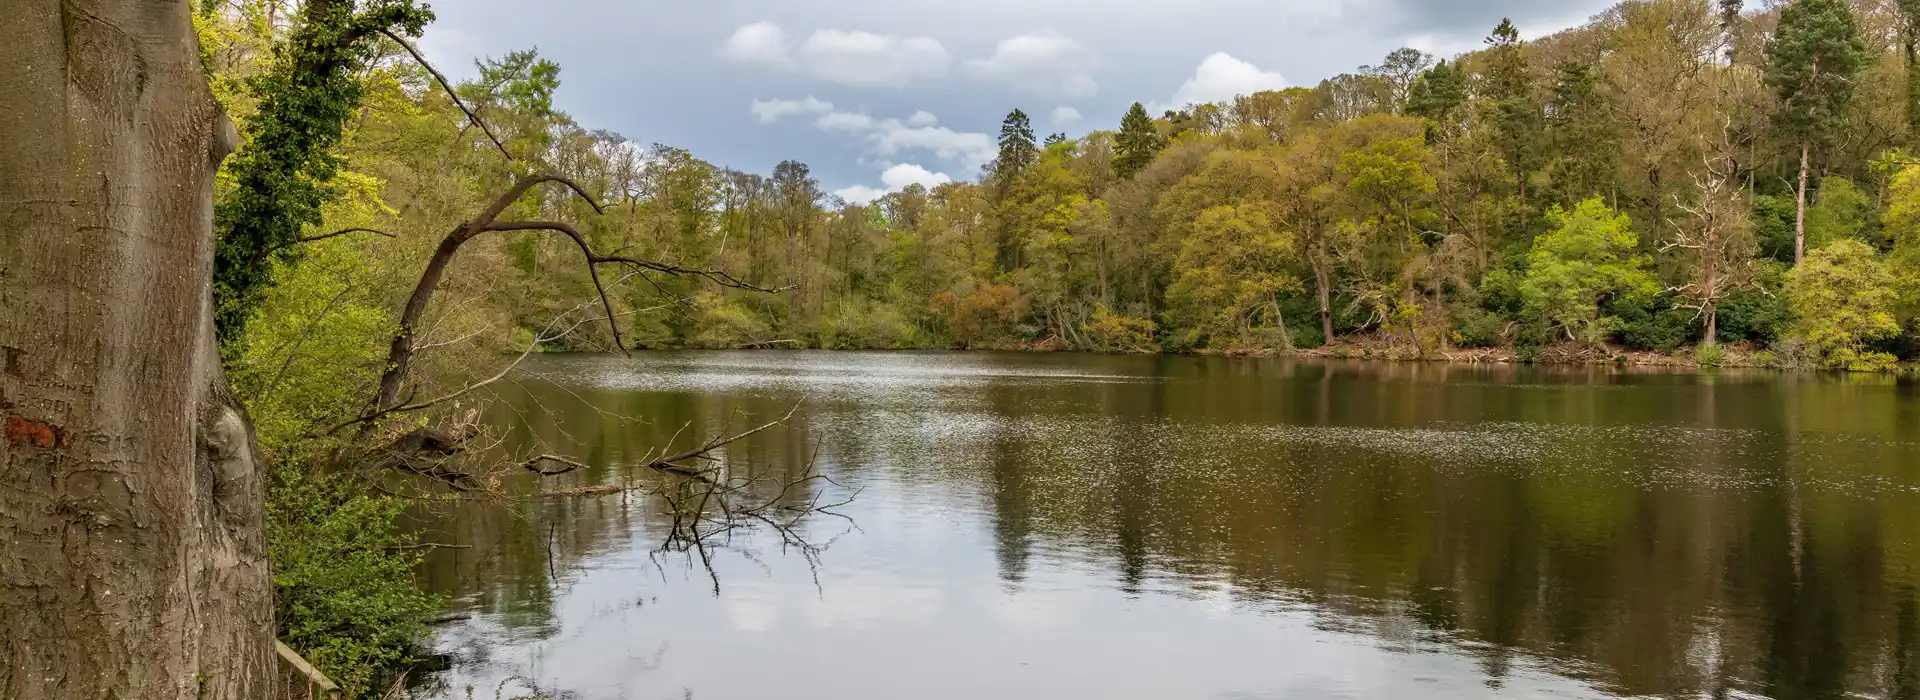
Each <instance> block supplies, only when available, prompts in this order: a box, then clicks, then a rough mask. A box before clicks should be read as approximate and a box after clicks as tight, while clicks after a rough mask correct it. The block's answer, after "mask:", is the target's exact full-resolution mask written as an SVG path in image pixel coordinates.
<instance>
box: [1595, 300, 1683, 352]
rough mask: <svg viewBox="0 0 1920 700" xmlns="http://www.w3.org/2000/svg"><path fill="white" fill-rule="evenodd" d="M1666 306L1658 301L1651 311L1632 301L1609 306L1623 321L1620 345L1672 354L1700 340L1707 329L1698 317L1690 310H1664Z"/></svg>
mask: <svg viewBox="0 0 1920 700" xmlns="http://www.w3.org/2000/svg"><path fill="white" fill-rule="evenodd" d="M1662 303H1663V300H1656V301H1654V302H1653V308H1651V309H1649V308H1647V307H1645V306H1641V305H1639V304H1634V303H1630V302H1629V303H1616V304H1611V305H1609V306H1608V308H1609V309H1610V310H1612V311H1614V312H1615V315H1616V316H1617V317H1618V318H1619V319H1620V329H1619V331H1618V339H1619V341H1620V344H1622V345H1625V346H1627V347H1629V348H1633V349H1635V350H1654V351H1658V352H1668V351H1671V350H1673V349H1674V348H1678V347H1680V346H1682V345H1686V344H1688V343H1691V342H1695V341H1697V340H1699V339H1700V336H1701V335H1702V334H1703V333H1704V330H1703V329H1702V328H1701V323H1700V318H1699V315H1698V314H1696V313H1694V312H1693V311H1691V310H1688V309H1673V308H1660V306H1661V305H1662Z"/></svg>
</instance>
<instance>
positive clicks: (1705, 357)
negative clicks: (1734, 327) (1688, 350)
mask: <svg viewBox="0 0 1920 700" xmlns="http://www.w3.org/2000/svg"><path fill="white" fill-rule="evenodd" d="M1693 361H1694V362H1698V363H1700V366H1701V367H1719V366H1721V365H1724V364H1726V363H1727V349H1726V348H1723V347H1720V346H1718V345H1702V346H1700V347H1697V348H1694V349H1693Z"/></svg>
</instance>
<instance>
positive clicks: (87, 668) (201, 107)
mask: <svg viewBox="0 0 1920 700" xmlns="http://www.w3.org/2000/svg"><path fill="white" fill-rule="evenodd" d="M8 9H9V12H8V18H7V20H6V21H5V22H3V23H0V42H4V44H5V45H6V46H7V47H8V48H9V50H10V51H11V52H12V54H13V56H12V58H10V59H8V60H5V61H0V133H5V134H6V135H7V137H6V138H5V139H3V140H0V300H4V302H0V415H3V416H4V433H5V434H4V436H3V437H0V465H4V467H0V543H3V544H0V630H5V632H4V633H3V634H0V697H4V698H9V699H10V700H43V699H48V700H51V699H54V698H62V699H64V698H161V699H173V698H182V699H184V698H194V699H198V698H261V697H267V696H269V694H270V693H271V692H272V691H271V690H270V687H271V685H272V683H271V681H272V679H273V674H274V671H275V667H274V665H273V620H272V612H271V603H270V598H271V589H270V587H269V582H268V578H267V562H266V547H265V542H264V539H265V538H264V533H263V529H262V517H263V513H262V511H263V505H264V490H263V486H262V480H261V477H260V473H259V471H258V469H257V468H256V465H255V463H254V460H253V455H254V454H256V450H255V446H254V444H253V440H252V428H251V427H250V424H249V422H248V419H247V417H246V413H245V411H244V410H243V409H242V408H241V406H240V404H239V402H238V400H237V399H236V398H235V397H234V396H233V394H232V392H231V391H230V390H229V388H228V386H227V381H226V378H225V375H223V374H222V373H221V370H220V363H219V353H218V350H217V348H216V346H215V344H214V340H213V323H212V318H213V316H212V296H211V286H212V274H213V182H214V177H213V175H214V169H215V166H216V164H217V163H219V161H220V159H221V158H223V157H224V156H225V155H226V154H227V152H228V151H230V150H231V149H232V147H233V144H234V141H235V137H234V135H233V128H232V125H231V124H230V123H228V122H227V121H226V119H225V118H224V117H223V116H222V115H221V114H220V110H219V107H218V105H217V104H216V103H215V102H214V99H213V96H212V94H211V93H210V92H209V91H208V89H207V83H206V78H205V77H204V76H203V75H202V73H201V68H200V62H199V57H198V55H197V53H198V52H197V47H198V43H197V42H196V41H195V40H194V31H193V27H192V24H191V20H190V12H191V3H189V2H184V1H180V0H174V1H172V2H158V1H155V0H21V1H20V2H15V3H11V4H10V5H9V7H8Z"/></svg>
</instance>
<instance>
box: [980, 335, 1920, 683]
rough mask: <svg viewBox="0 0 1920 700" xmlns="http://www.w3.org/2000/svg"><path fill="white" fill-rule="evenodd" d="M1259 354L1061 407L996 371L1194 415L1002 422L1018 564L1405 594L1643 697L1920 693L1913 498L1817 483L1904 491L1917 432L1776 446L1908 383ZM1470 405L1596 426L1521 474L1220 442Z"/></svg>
mask: <svg viewBox="0 0 1920 700" xmlns="http://www.w3.org/2000/svg"><path fill="white" fill-rule="evenodd" d="M1248 366H1251V363H1237V364H1231V365H1229V364H1223V363H1214V362H1211V361H1206V360H1197V359H1196V360H1190V361H1185V362H1173V363H1172V364H1165V363H1164V361H1163V364H1161V365H1160V366H1159V369H1158V370H1157V371H1159V372H1161V373H1162V376H1174V377H1177V378H1178V381H1164V382H1159V383H1142V384H1100V385H1094V386H1091V387H1078V386H1075V387H1072V388H1071V390H1072V391H1074V392H1076V393H1077V395H1078V397H1079V398H1080V399H1081V400H1080V401H1079V402H1078V404H1079V408H1077V409H1062V408H1054V409H1051V410H1052V411H1054V414H1053V415H1035V414H1033V413H1031V412H1026V413H1023V412H1020V411H1019V410H1017V409H1022V408H1024V407H1027V406H1030V405H1035V404H1036V403H1037V401H1035V399H1037V397H1036V396H1034V395H1033V394H1032V393H1031V392H1040V391H1047V392H1059V391H1063V389H1062V388H1061V387H1060V386H1057V385H1056V386H1048V387H1044V388H1033V387H996V388H994V389H990V390H989V391H993V392H994V393H995V398H994V401H993V403H994V404H995V405H996V406H1002V407H1013V408H1011V409H1003V410H1005V411H1006V414H1005V415H1007V416H1008V417H1010V418H1011V419H1014V420H1030V421H1048V420H1053V421H1056V422H1065V423H1068V424H1072V425H1076V426H1079V425H1087V426H1101V425H1106V424H1105V423H1102V419H1104V418H1106V417H1110V416H1115V415H1120V416H1127V417H1128V420H1132V421H1134V423H1133V424H1132V425H1134V426H1138V425H1144V424H1145V423H1146V422H1149V421H1154V420H1160V419H1172V420H1177V421H1179V422H1181V424H1183V425H1190V426H1191V431H1192V433H1193V437H1192V438H1191V439H1181V440H1175V441H1173V442H1175V443H1177V447H1173V448H1168V449H1172V450H1175V451H1174V452H1172V453H1168V454H1161V453H1157V452H1154V451H1153V449H1154V446H1153V445H1146V444H1138V443H1135V442H1129V436H1128V435H1127V433H1128V432H1129V429H1130V428H1129V427H1127V426H1126V425H1124V424H1123V426H1122V427H1119V428H1115V429H1112V432H1111V433H1110V434H1108V433H1101V432H1100V430H1102V429H1100V428H1097V427H1087V428H1076V429H1075V430H1074V431H1072V432H1071V434H1070V437H1063V436H1062V435H1060V434H1048V433H1044V432H1043V433H1036V435H1039V437H1035V438H1032V439H1022V440H1007V439H1002V440H998V441H996V443H995V444H994V457H993V460H992V465H991V469H990V470H989V471H988V473H989V474H990V475H991V476H990V478H991V479H992V481H993V484H992V487H993V488H992V493H993V498H992V502H993V505H994V507H995V508H996V514H995V517H996V525H997V532H998V536H999V538H1000V540H1001V546H1000V552H1001V555H1002V560H1001V565H1002V568H1003V570H1008V571H1016V572H1017V571H1024V570H1026V569H1028V568H1029V567H1031V566H1034V565H1036V564H1034V563H1033V562H1030V561H1029V558H1030V557H1031V556H1032V555H1031V554H1030V552H1029V548H1028V547H1029V545H1028V544H1027V543H1026V542H1025V539H1026V537H1028V536H1032V537H1040V538H1055V539H1056V540H1058V541H1059V544H1060V545H1061V546H1058V547H1043V548H1042V551H1077V552H1102V553H1105V554H1102V555H1100V556H1102V558H1104V559H1106V561H1107V563H1108V565H1109V566H1111V567H1112V569H1113V570H1114V572H1115V574H1114V578H1115V581H1116V584H1115V585H1116V586H1117V587H1118V588H1120V589H1121V590H1123V591H1127V592H1136V591H1139V590H1142V589H1143V588H1144V587H1146V585H1147V583H1148V582H1149V581H1150V580H1153V579H1161V580H1162V583H1170V584H1174V585H1178V582H1179V581H1182V580H1189V579H1206V580H1225V581H1228V582H1230V583H1232V584H1233V586H1234V589H1235V590H1236V591H1237V592H1238V593H1239V595H1242V596H1245V597H1247V598H1248V599H1249V601H1248V602H1252V603H1257V602H1258V600H1259V599H1261V598H1268V597H1272V598H1275V599H1282V598H1286V599H1298V598H1300V597H1305V598H1306V599H1308V600H1312V601H1315V602H1316V603H1317V604H1318V605H1319V606H1320V607H1321V608H1322V609H1324V610H1328V611H1332V612H1335V613H1339V614H1346V615H1353V616H1358V617H1361V618H1366V617H1377V616H1379V615H1383V614H1405V615H1409V616H1410V617H1412V618H1413V619H1414V620H1416V621H1417V622H1418V623H1419V624H1420V625H1422V626H1423V627H1424V628H1426V629H1429V630H1432V631H1434V632H1435V633H1437V634H1438V635H1439V636H1441V637H1450V638H1455V639H1460V640H1462V641H1474V642H1483V643H1488V644H1484V645H1479V644H1476V645H1474V646H1472V647H1470V648H1471V649H1473V651H1472V652H1471V653H1473V654H1475V655H1477V656H1478V657H1479V658H1480V659H1481V663H1482V664H1483V668H1484V669H1485V671H1486V673H1487V674H1488V675H1489V676H1490V677H1492V679H1494V680H1495V681H1497V679H1499V678H1500V677H1502V676H1503V675H1505V674H1507V673H1508V672H1509V670H1510V669H1511V668H1512V665H1513V663H1514V661H1515V659H1514V658H1513V657H1514V655H1515V654H1525V655H1527V656H1532V657H1546V658H1553V659H1561V660H1564V661H1567V662H1574V663H1569V664H1566V667H1567V668H1570V669H1574V670H1573V672H1574V673H1576V674H1583V675H1590V676H1591V677H1592V679H1593V680H1595V681H1596V682H1599V683H1602V684H1604V685H1606V686H1607V687H1609V688H1612V689H1615V690H1618V691H1620V692H1625V693H1633V694H1643V693H1644V694H1662V695H1665V694H1674V693H1695V694H1699V693H1704V694H1715V695H1722V696H1724V695H1725V693H1726V692H1727V691H1729V690H1742V691H1745V692H1753V693H1764V694H1766V695H1769V696H1772V697H1780V698H1802V697H1805V698H1825V697H1840V696H1842V695H1844V694H1845V693H1848V692H1853V693H1866V694H1868V695H1871V696H1885V695H1892V694H1896V693H1898V694H1904V695H1903V697H1920V691H1917V690H1916V685H1915V676H1916V671H1915V668H1914V666H1915V657H1916V654H1920V652H1916V651H1915V647H1916V646H1920V641H1917V640H1920V632H1915V631H1914V630H1915V629H1916V626H1917V625H1920V621H1916V619H1915V602H1914V591H1913V586H1912V581H1913V578H1912V577H1913V572H1914V571H1915V570H1917V569H1920V561H1916V560H1914V558H1913V555H1912V554H1911V553H1908V554H1903V555H1902V556H1903V557H1904V559H1903V560H1902V561H1899V562H1898V563H1897V564H1895V563H1890V562H1889V561H1888V559H1887V557H1888V553H1889V548H1890V547H1900V546H1906V547H1908V548H1909V550H1911V549H1913V548H1915V545H1911V544H1909V545H1900V544H1899V542H1902V541H1904V540H1903V539H1901V538H1899V537H1894V538H1891V539H1890V538H1889V535H1888V533H1887V530H1888V529H1889V528H1893V529H1896V530H1898V531H1899V532H1901V533H1905V532H1916V531H1920V523H1916V522H1915V520H1916V518H1920V510H1916V509H1915V508H1914V506H1915V505H1920V499H1916V498H1915V497H1914V496H1913V495H1911V494H1906V493H1903V492H1876V493H1873V494H1840V493H1835V492H1834V491H1833V490H1832V489H1826V490H1822V489H1819V488H1814V487H1811V486H1809V484H1808V480H1809V478H1811V477H1814V476H1817V477H1819V478H1821V479H1825V480H1827V481H1829V482H1831V481H1842V482H1845V481H1849V480H1855V479H1859V478H1864V477H1875V476H1882V475H1886V474H1897V475H1898V476H1899V477H1900V478H1903V479H1905V482H1904V483H1914V482H1915V481H1920V463H1915V460H1914V455H1913V453H1912V452H1911V451H1909V450H1905V449H1895V448H1891V447H1881V448H1878V449H1879V452H1876V453H1872V454H1863V453H1861V452H1860V451H1859V450H1860V449H1861V448H1860V445H1862V444H1871V440H1870V439H1868V441H1867V442H1865V443H1863V442H1862V441H1860V440H1847V439H1821V440H1815V441H1813V442H1808V443H1796V444H1792V445H1789V444H1786V443H1785V442H1784V441H1781V436H1783V435H1788V434H1792V432H1791V430H1789V429H1788V428H1787V425H1788V421H1790V420H1800V421H1803V422H1807V423H1812V424H1816V425H1821V426H1827V427H1833V426H1834V425H1835V423H1836V422H1839V421H1844V418H1842V416H1844V415H1846V414H1848V413H1852V412H1858V411H1860V410H1862V409H1863V408H1866V410H1870V411H1878V410H1886V411H1888V412H1889V413H1893V412H1897V411H1899V410H1906V409H1903V408H1901V407H1897V406H1893V405H1877V404H1876V402H1877V401H1887V400H1890V399H1889V397H1890V396H1891V395H1892V392H1891V387H1878V388H1876V387H1872V386H1867V387H1862V386H1859V385H1856V384H1851V383H1846V382H1835V383H1804V384H1800V385H1797V386H1796V388H1794V389H1793V390H1792V391H1793V393H1795V394H1797V395H1798V396H1796V397H1791V398H1789V397H1783V396H1781V395H1780V393H1781V392H1782V389H1781V388H1780V385H1779V384H1778V383H1776V382H1772V381H1770V380H1767V379H1765V378H1764V377H1759V376H1742V375H1735V374H1729V375H1724V376H1720V377H1717V378H1713V379H1711V380H1707V379H1702V378H1695V377H1691V376H1678V375H1668V374H1638V373H1616V372H1610V371H1606V370H1591V369H1586V368H1581V369H1568V370H1561V369H1548V370H1545V371H1536V370H1530V369H1526V368H1513V367H1498V368H1478V367H1462V366H1457V365H1419V364H1394V365H1328V366H1305V367H1295V368H1289V369H1288V370H1286V371H1281V370H1280V368H1279V367H1277V366H1276V367H1272V368H1269V369H1268V370H1266V373H1265V374H1263V375H1262V376H1260V377H1247V376H1244V375H1243V374H1241V373H1240V370H1244V369H1245V368H1246V367H1248ZM1708 381H1711V383H1706V382H1708ZM1515 382H1517V385H1516V384H1514V383H1515ZM1627 387H1632V388H1631V390H1626V388H1627ZM1876 389H1878V390H1879V391H1877V393H1876ZM1869 395H1871V396H1873V397H1877V398H1868V396H1869ZM1863 400H1865V403H1864V405H1863V403H1862V401H1863ZM1046 405H1048V406H1056V407H1057V406H1060V405H1061V402H1059V401H1057V400H1056V401H1053V402H1049V403H1047V404H1046ZM1076 411H1078V413H1076ZM1787 412H1793V413H1796V414H1798V417H1797V418H1792V417H1786V416H1783V415H1782V414H1783V413H1787ZM1809 412H1813V413H1817V414H1818V415H1817V416H1810V415H1808V413H1809ZM1874 420H1875V421H1878V420H1879V419H1874ZM1481 421H1488V422H1510V423H1526V424H1530V425H1538V424H1540V423H1545V424H1548V425H1549V426H1554V425H1564V426H1573V427H1577V428H1580V429H1568V430H1552V431H1548V432H1546V433H1544V434H1546V435H1549V436H1551V438H1550V439H1551V440H1552V442H1550V443H1549V444H1547V445H1545V446H1544V447H1543V454H1541V455H1537V456H1536V457H1535V458H1533V459H1534V460H1535V462H1537V463H1529V464H1527V465H1524V466H1525V468H1513V465H1512V464H1511V463H1507V462H1500V461H1499V460H1497V459H1493V460H1482V461H1475V460H1476V458H1475V457H1474V456H1473V455H1471V454H1464V453H1462V454H1461V455H1460V456H1458V457H1452V458H1449V457H1448V455H1450V454H1453V453H1448V452H1446V451H1445V450H1436V452H1434V453H1433V454H1431V455H1427V454H1407V453H1404V452H1393V451H1391V450H1369V449H1366V448H1365V447H1364V446H1348V447H1339V446H1330V445H1324V444H1308V443H1295V442H1290V441H1288V440H1285V439H1276V440H1273V441H1268V442H1259V443H1257V444H1247V443H1246V442H1245V441H1241V442H1238V443H1235V442H1232V441H1220V440H1215V439H1213V438H1211V437H1210V436H1212V435H1214V434H1216V433H1218V432H1219V426H1223V425H1228V426H1239V427H1240V428H1241V429H1245V428H1246V426H1276V425H1277V426H1303V427H1305V426H1328V425H1335V426H1345V427H1368V428H1424V427H1430V426H1434V425H1436V424H1438V425H1452V426H1453V428H1455V429H1459V428H1463V427H1464V426H1462V425H1461V424H1462V423H1477V422H1481ZM1662 426H1666V427H1664V428H1663V427H1662ZM1671 426H1685V427H1686V428H1687V430H1685V431H1679V430H1674V429H1672V428H1671ZM1849 427H1851V428H1853V429H1854V430H1856V431H1857V430H1858V429H1859V426H1849ZM1869 428H1870V430H1869V431H1868V432H1869V433H1871V432H1879V433H1880V434H1881V435H1882V436H1884V437H1889V438H1891V437H1895V436H1900V435H1902V433H1900V432H1898V431H1899V430H1900V427H1899V426H1898V425H1893V424H1886V423H1875V424H1873V425H1870V426H1869ZM1635 436H1641V437H1635ZM1763 438H1764V439H1765V440H1774V441H1775V442H1772V443H1769V442H1765V441H1764V440H1763ZM1867 438H1871V435H1869V436H1867ZM1047 439H1056V440H1059V439H1071V440H1087V439H1105V440H1112V441H1114V442H1115V443H1116V444H1117V445H1120V447H1117V448H1115V449H1113V450H1112V451H1113V452H1117V453H1120V454H1122V455H1123V457H1122V458H1121V459H1120V460H1119V461H1118V464H1117V466H1116V465H1100V464H1088V463H1085V462H1084V461H1075V460H1073V459H1066V458H1061V457H1058V456H1057V455H1058V454H1059V452H1058V451H1057V450H1050V449H1046V447H1047V446H1046V445H1043V444H1039V443H1040V442H1041V441H1044V440H1047ZM1092 453H1097V451H1093V450H1081V451H1079V452H1077V453H1074V454H1080V455H1085V454H1092ZM1127 455H1130V456H1127ZM1434 455H1439V456H1434ZM1601 456H1604V459H1605V460H1607V462H1606V463H1605V464H1597V465H1596V464H1593V463H1592V462H1593V461H1594V460H1599V459H1602V457H1601ZM1496 457H1497V455H1496ZM1583 460H1584V461H1583ZM1564 464H1577V465H1582V466H1581V467H1580V468H1577V469H1576V468H1571V467H1569V468H1564V469H1562V468H1560V467H1561V466H1562V465H1564ZM1103 469H1104V470H1109V471H1104V472H1101V477H1102V478H1099V479H1087V478H1075V474H1076V473H1077V472H1080V471H1087V470H1094V471H1098V470H1103ZM1689 479H1692V481H1689ZM1862 483H1865V482H1862ZM1021 489H1026V490H1027V491H1026V492H1018V491H1020V490H1021ZM1793 511H1798V515H1797V516H1796V515H1795V514H1794V512H1793ZM1795 523H1798V525H1796V524H1795ZM1015 533H1017V534H1018V535H1019V537H1018V538H1017V539H1010V537H1011V535H1013V534H1015ZM1014 541H1019V542H1020V543H1021V544H1020V546H1018V547H1013V546H1010V545H1009V543H1010V542H1014ZM1796 543H1797V544H1796ZM1796 551H1798V552H1799V554H1798V555H1797V556H1798V558H1799V561H1800V563H1799V565H1798V566H1796V565H1795V559H1796V554H1795V552H1796ZM1895 570H1897V571H1898V572H1901V573H1900V574H1899V575H1900V576H1904V577H1907V578H1906V579H1905V580H1906V581H1908V582H1909V583H1907V584H1901V583H1900V582H1899V581H1898V580H1896V579H1894V578H1892V576H1893V571H1895ZM1389 610H1398V611H1403V612H1398V613H1388V612H1387V611H1389ZM1582 669H1584V670H1582Z"/></svg>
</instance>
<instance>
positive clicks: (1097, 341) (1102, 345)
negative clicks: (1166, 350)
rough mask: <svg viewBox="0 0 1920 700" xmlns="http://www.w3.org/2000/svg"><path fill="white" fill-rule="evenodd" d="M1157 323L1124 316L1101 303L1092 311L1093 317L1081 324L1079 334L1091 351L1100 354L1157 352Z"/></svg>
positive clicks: (1151, 320)
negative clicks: (1155, 337) (1155, 333)
mask: <svg viewBox="0 0 1920 700" xmlns="http://www.w3.org/2000/svg"><path fill="white" fill-rule="evenodd" d="M1156 330H1158V326H1157V324H1155V323H1154V322H1153V319H1150V318H1138V317H1134V316H1122V315H1119V314H1116V313H1114V312H1113V310H1112V309H1108V308H1107V305H1106V304H1101V305H1100V306H1099V307H1098V308H1095V309H1094V310H1093V318H1091V319H1088V320H1087V322H1086V323H1083V324H1081V325H1080V334H1081V336H1082V337H1083V338H1085V339H1086V341H1087V344H1088V345H1089V346H1091V347H1089V348H1087V349H1089V350H1097V351H1100V352H1138V353H1150V352H1156V351H1158V350H1159V349H1160V346H1159V345H1158V344H1156V343H1154V342H1153V334H1154V332H1155V331H1156Z"/></svg>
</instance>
